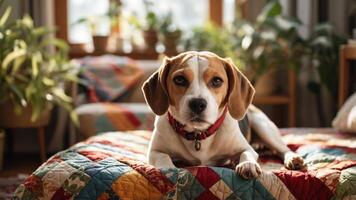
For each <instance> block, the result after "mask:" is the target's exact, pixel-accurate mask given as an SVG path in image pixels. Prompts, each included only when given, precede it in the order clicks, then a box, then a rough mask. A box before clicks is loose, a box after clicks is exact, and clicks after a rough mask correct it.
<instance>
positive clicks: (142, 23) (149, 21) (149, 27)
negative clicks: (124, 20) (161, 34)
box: [128, 0, 159, 31]
mask: <svg viewBox="0 0 356 200" xmlns="http://www.w3.org/2000/svg"><path fill="white" fill-rule="evenodd" d="M143 3H144V8H145V10H144V12H145V18H144V20H140V19H139V18H138V17H137V15H135V14H132V15H131V16H130V17H129V19H128V21H129V23H130V24H131V25H133V26H134V27H135V28H137V29H139V30H142V31H157V30H158V28H159V18H158V16H157V14H156V13H155V12H154V10H153V3H152V1H149V0H143Z"/></svg>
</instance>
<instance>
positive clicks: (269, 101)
mask: <svg viewBox="0 0 356 200" xmlns="http://www.w3.org/2000/svg"><path fill="white" fill-rule="evenodd" d="M289 102H290V97H289V96H287V95H275V96H255V98H254V99H253V103H254V104H256V105H287V104H289Z"/></svg>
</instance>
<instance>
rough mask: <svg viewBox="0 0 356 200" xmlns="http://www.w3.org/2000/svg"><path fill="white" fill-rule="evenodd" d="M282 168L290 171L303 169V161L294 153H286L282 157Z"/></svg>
mask: <svg viewBox="0 0 356 200" xmlns="http://www.w3.org/2000/svg"><path fill="white" fill-rule="evenodd" d="M284 166H285V167H286V168H287V169H291V170H300V169H303V168H304V167H305V165H304V159H303V158H302V157H301V156H300V155H298V154H296V153H294V152H287V153H286V154H285V155H284Z"/></svg>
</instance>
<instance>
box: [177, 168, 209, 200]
mask: <svg viewBox="0 0 356 200" xmlns="http://www.w3.org/2000/svg"><path fill="white" fill-rule="evenodd" d="M176 190H177V191H176V192H177V199H195V198H197V197H198V196H199V195H200V194H201V193H202V192H204V190H205V189H204V187H203V186H202V185H201V184H200V183H199V181H198V180H197V179H196V178H195V177H194V176H193V174H191V173H190V172H189V171H188V170H186V169H179V172H178V180H177V189H176Z"/></svg>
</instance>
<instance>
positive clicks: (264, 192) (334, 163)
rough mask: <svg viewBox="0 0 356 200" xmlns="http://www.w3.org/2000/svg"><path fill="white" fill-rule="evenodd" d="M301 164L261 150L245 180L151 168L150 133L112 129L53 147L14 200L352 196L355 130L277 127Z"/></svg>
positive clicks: (229, 173) (205, 171) (215, 171)
mask: <svg viewBox="0 0 356 200" xmlns="http://www.w3.org/2000/svg"><path fill="white" fill-rule="evenodd" d="M281 133H282V135H283V139H284V140H285V141H286V142H287V143H288V145H289V146H290V147H291V148H292V149H293V150H295V151H297V152H298V153H300V154H301V155H302V156H303V157H304V158H305V160H306V163H307V166H308V170H307V171H304V172H301V171H289V170H285V169H283V166H282V163H281V160H279V159H277V158H275V157H273V156H262V157H261V158H260V161H259V162H260V164H261V167H262V169H263V173H262V175H261V176H260V177H259V178H257V179H253V180H245V179H243V178H241V177H240V176H238V175H237V174H236V173H235V172H234V171H233V170H231V169H228V168H220V167H207V166H199V167H189V168H179V169H178V168H176V169H158V168H155V167H153V166H150V165H148V164H146V162H145V159H146V158H145V153H146V149H147V145H148V141H149V138H150V132H145V131H133V132H111V133H105V134H102V135H98V136H95V137H91V138H89V139H88V140H86V141H84V142H81V143H78V144H76V145H74V146H73V147H71V148H69V149H68V150H65V151H62V152H59V153H57V154H56V155H54V156H52V157H51V158H50V159H49V160H48V161H47V162H46V163H44V164H43V165H42V166H40V167H39V168H38V169H37V170H36V171H35V172H33V174H32V175H31V176H29V177H28V178H27V179H26V180H25V181H24V183H23V184H21V185H20V186H19V187H18V189H17V190H16V192H15V194H14V195H15V199H356V135H350V134H346V133H339V132H336V131H334V130H332V129H282V130H281Z"/></svg>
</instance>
